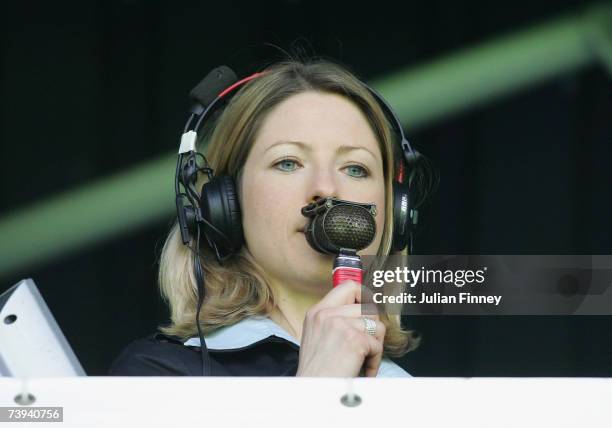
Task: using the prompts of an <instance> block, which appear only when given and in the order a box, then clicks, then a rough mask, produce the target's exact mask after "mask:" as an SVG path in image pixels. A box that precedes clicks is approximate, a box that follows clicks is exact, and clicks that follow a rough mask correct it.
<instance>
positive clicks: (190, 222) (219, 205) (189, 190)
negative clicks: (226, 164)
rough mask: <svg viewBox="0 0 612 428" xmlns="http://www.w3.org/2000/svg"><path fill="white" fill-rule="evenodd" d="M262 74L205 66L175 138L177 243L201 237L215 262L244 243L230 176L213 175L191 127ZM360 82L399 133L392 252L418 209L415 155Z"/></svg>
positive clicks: (406, 242) (407, 239) (406, 241)
mask: <svg viewBox="0 0 612 428" xmlns="http://www.w3.org/2000/svg"><path fill="white" fill-rule="evenodd" d="M263 74H265V72H262V73H255V74H253V75H251V76H248V77H246V78H244V79H242V80H238V79H237V78H236V75H235V74H234V72H233V71H232V70H231V69H229V68H228V67H226V66H221V67H218V68H216V69H214V70H213V71H211V72H210V73H209V74H208V75H207V76H206V77H205V78H204V80H202V82H200V84H198V86H196V87H195V88H194V89H193V90H192V91H191V93H190V95H191V97H192V99H193V100H194V101H195V104H194V106H193V107H192V109H191V116H190V118H189V120H188V121H187V124H186V125H185V129H184V132H183V136H182V138H181V146H180V149H179V158H178V161H177V166H176V175H175V193H176V209H177V217H178V223H179V226H180V231H181V238H182V241H183V244H185V245H189V243H190V242H192V241H193V240H195V241H196V244H197V245H198V246H199V241H200V240H201V239H202V238H204V239H205V240H206V242H207V244H208V247H209V248H210V249H212V250H213V251H214V253H215V255H216V258H217V260H218V261H219V262H220V263H222V262H223V261H225V260H226V259H228V258H229V257H231V256H232V255H233V254H235V253H237V252H238V251H239V250H240V248H241V247H242V245H243V243H244V235H243V231H242V216H241V210H240V204H239V201H238V195H237V192H236V185H235V183H234V178H233V177H231V176H229V175H218V176H215V175H214V171H213V170H212V168H210V166H209V165H208V161H207V160H206V158H205V157H204V155H202V154H200V153H198V152H197V151H196V149H195V143H196V139H197V132H198V130H200V129H201V127H202V125H203V124H204V123H206V119H208V118H209V117H210V116H211V115H212V113H213V112H214V111H216V109H217V107H218V106H220V105H221V104H223V103H222V101H226V100H227V99H228V98H229V95H230V94H231V93H232V92H234V91H235V90H236V89H237V88H238V87H240V86H242V85H244V84H245V83H247V82H249V81H251V80H253V79H255V78H257V77H259V76H261V75H263ZM361 84H362V85H363V86H364V87H365V88H366V89H368V91H369V92H370V93H371V94H372V95H373V96H374V98H375V99H376V101H377V102H378V104H379V105H380V107H381V108H382V110H383V112H384V113H385V115H386V116H387V118H388V119H389V121H390V123H391V125H392V127H393V129H394V131H395V133H396V135H397V136H398V137H399V139H400V145H401V150H402V153H403V159H402V160H400V161H399V165H398V166H397V168H396V169H397V173H396V175H395V177H394V180H393V240H392V250H393V251H394V252H397V251H401V250H403V249H404V248H406V246H409V247H410V251H412V235H413V233H412V232H413V230H414V227H415V226H416V224H417V222H418V212H417V211H416V210H415V209H413V207H412V205H411V202H412V201H411V198H410V182H411V178H412V174H413V173H414V171H415V166H416V164H417V163H418V161H419V159H420V157H421V155H420V153H418V152H417V151H416V150H413V149H412V147H411V145H410V143H409V142H408V140H407V139H406V137H405V135H404V130H403V128H402V125H401V123H400V121H399V119H398V117H397V115H396V114H395V112H394V111H393V109H392V108H391V106H390V105H389V104H388V103H387V101H386V100H385V99H384V98H383V97H382V96H381V95H380V94H379V93H378V92H377V91H376V90H374V89H373V88H371V87H369V86H368V85H366V84H365V83H363V82H361ZM211 98H212V99H211ZM196 119H197V122H195V121H196ZM194 122H195V125H193V123H194ZM406 169H407V170H408V171H409V178H408V180H406ZM198 172H203V173H205V174H207V176H208V182H207V183H205V184H204V185H203V186H202V189H201V190H200V191H198V190H197V189H196V187H195V185H196V181H197V175H198ZM181 186H182V188H183V189H184V191H181ZM200 228H201V229H200Z"/></svg>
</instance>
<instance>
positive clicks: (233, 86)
mask: <svg viewBox="0 0 612 428" xmlns="http://www.w3.org/2000/svg"><path fill="white" fill-rule="evenodd" d="M262 74H264V72H261V73H253V74H251V75H250V76H248V77H245V78H244V79H242V80H239V81H237V82H236V83H234V84H233V85H232V86H230V87H229V88H226V89H224V90H223V91H222V92H221V93H220V94H219V95H217V98H223V97H224V96H226V95H227V94H228V93H229V92H232V91H233V90H234V89H236V88H237V87H238V86H240V85H242V84H243V83H246V82H248V81H249V80H253V79H255V78H256V77H259V76H261V75H262Z"/></svg>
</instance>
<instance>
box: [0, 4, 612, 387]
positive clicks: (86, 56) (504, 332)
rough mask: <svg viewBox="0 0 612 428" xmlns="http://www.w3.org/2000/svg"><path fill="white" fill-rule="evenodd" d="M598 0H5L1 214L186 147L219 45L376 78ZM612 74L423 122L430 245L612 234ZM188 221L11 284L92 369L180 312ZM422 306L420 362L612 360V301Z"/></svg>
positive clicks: (527, 248) (503, 249)
mask: <svg viewBox="0 0 612 428" xmlns="http://www.w3.org/2000/svg"><path fill="white" fill-rule="evenodd" d="M590 4H591V3H590V2H584V1H569V0H555V1H531V2H528V3H527V2H525V3H524V4H522V5H521V4H517V2H509V1H502V2H485V1H468V2H451V1H439V0H432V1H427V2H397V3H394V2H390V1H378V2H367V3H363V4H361V5H360V4H359V2H331V1H330V2H324V1H300V0H292V1H288V0H287V1H251V2H244V3H243V4H242V3H241V4H239V3H234V2H196V1H174V2H169V1H159V2H155V1H137V0H133V1H98V2H92V1H78V2H77V1H66V2H43V1H38V2H36V1H9V2H4V3H3V5H2V12H1V13H0V24H1V25H0V57H1V63H0V85H1V86H0V97H1V102H0V106H1V107H0V108H1V109H2V110H1V112H0V144H1V145H0V157H1V159H2V169H1V175H2V179H1V184H0V185H1V186H2V187H1V195H2V197H1V198H0V204H1V205H0V216H3V215H5V214H8V213H10V212H11V211H13V210H14V209H16V208H20V207H22V206H25V205H27V204H29V203H32V202H34V201H37V200H40V199H41V198H45V197H48V196H52V195H54V194H56V193H57V192H60V191H63V190H66V189H69V188H74V187H77V186H80V185H84V184H86V183H88V182H89V181H92V180H94V179H97V178H101V177H105V176H107V175H109V174H111V173H114V172H119V171H121V170H124V169H126V168H129V167H132V166H135V165H138V164H139V163H141V162H143V161H148V160H152V159H155V158H156V157H158V156H160V155H163V154H166V153H168V152H170V151H173V150H176V149H177V147H178V137H179V133H180V130H181V129H182V125H183V123H184V120H185V118H186V115H185V111H186V108H187V106H188V103H187V98H186V95H187V93H188V92H189V90H190V89H191V87H192V86H194V85H195V83H197V82H198V81H199V80H200V79H201V78H202V77H203V76H204V75H205V74H206V73H207V72H208V71H209V70H210V69H211V68H213V67H215V66H217V65H220V64H227V65H229V66H230V67H233V68H234V69H235V70H236V71H237V72H238V74H239V75H246V74H248V73H250V72H253V71H255V70H256V69H258V67H260V66H261V65H263V64H265V63H266V62H267V61H269V60H271V59H272V60H273V59H275V58H278V57H279V50H278V49H275V48H272V47H267V46H266V44H268V43H271V44H274V45H276V46H278V47H281V48H283V49H286V50H289V51H295V50H298V51H299V50H301V51H302V52H305V53H310V54H314V53H316V54H319V55H327V56H330V57H332V58H335V59H337V60H339V61H341V62H344V63H345V64H347V65H348V66H350V67H351V68H352V69H353V70H354V71H355V72H356V73H357V74H358V75H360V77H362V78H363V79H364V80H371V79H375V78H376V77H379V76H382V75H385V74H386V73H388V72H390V71H392V70H394V69H396V68H399V67H406V66H410V65H419V64H422V63H425V62H427V61H429V60H432V59H435V58H439V57H442V56H444V55H446V54H450V53H452V52H454V51H455V50H457V49H461V48H464V47H468V46H472V45H475V44H478V43H480V42H485V41H487V40H489V39H490V38H492V37H495V36H499V35H503V34H507V33H511V32H512V31H516V30H519V29H521V28H524V27H526V26H528V25H530V24H535V23H539V22H545V21H546V20H549V19H552V18H555V17H557V16H558V15H559V14H561V13H564V12H569V13H572V12H574V11H579V10H581V9H583V8H584V7H585V6H588V5H590ZM500 78H503V76H500ZM610 82H611V80H610V76H609V74H607V72H606V70H605V69H604V68H603V67H602V66H601V65H593V66H590V67H588V68H584V69H581V70H579V71H576V72H572V73H570V74H565V75H562V76H559V77H558V78H555V79H552V80H548V81H546V82H545V83H543V84H540V85H538V86H535V87H532V88H529V89H525V90H522V91H520V92H517V93H514V94H513V95H511V96H506V97H503V98H501V99H497V100H496V101H495V102H493V103H489V104H487V105H485V106H483V107H480V108H478V109H471V110H469V111H467V112H464V113H462V114H460V115H455V116H453V117H451V118H449V119H445V120H444V121H441V122H437V123H435V124H432V125H428V126H427V127H426V128H420V129H417V130H415V131H411V132H409V136H410V138H411V140H412V142H413V144H414V145H415V146H416V147H417V148H418V149H419V150H421V151H422V152H424V153H425V154H427V155H428V156H429V157H430V158H431V159H432V160H433V161H434V163H435V164H436V165H437V167H438V169H439V171H440V175H441V182H440V188H439V192H438V194H437V195H436V197H435V199H434V201H433V202H432V204H431V206H430V207H429V209H427V210H426V212H425V213H424V215H423V216H422V218H423V223H424V226H423V228H422V230H421V232H420V234H419V236H418V238H417V242H416V251H417V252H423V253H429V254H436V253H438V254H580V253H584V254H610V250H611V247H612V234H611V231H610V226H609V223H608V222H609V219H610V218H612V216H611V214H612V203H611V202H610V194H609V191H608V189H609V183H610V182H611V178H612V172H611V171H610V169H611V168H610V159H611V158H612V146H611V145H610V144H609V143H611V142H612V120H611V119H612V89H611V86H612V85H611V84H610ZM171 222H172V218H170V217H169V218H167V219H165V220H163V221H160V222H158V223H156V224H152V225H150V226H149V227H147V228H142V229H139V230H133V231H131V232H130V233H129V234H124V235H122V236H121V237H119V238H116V239H112V240H107V241H105V242H100V243H98V244H97V245H95V246H91V247H90V248H88V249H85V250H83V249H82V250H79V251H78V254H72V255H71V256H66V257H64V258H62V259H61V260H58V261H55V262H53V263H47V264H43V265H37V266H30V267H28V268H26V269H23V270H22V271H20V272H14V273H13V274H11V275H9V276H8V277H6V276H5V277H3V278H2V282H1V283H0V291H3V290H5V289H7V288H8V287H10V286H11V285H12V284H13V283H15V282H17V281H18V280H19V279H21V278H22V277H26V276H28V277H33V278H34V279H35V281H36V282H37V284H38V286H39V288H40V290H41V292H42V294H43V296H44V297H45V298H46V300H47V303H48V304H49V306H50V308H51V310H52V312H53V313H54V315H55V317H56V319H57V320H58V322H59V324H60V326H61V327H62V328H63V330H64V332H65V334H66V336H67V338H68V340H69V342H70V343H71V344H72V345H73V347H74V350H75V352H76V354H77V356H78V357H79V358H80V360H81V362H82V364H83V366H84V367H85V369H86V371H87V372H88V374H90V375H100V374H104V373H105V371H106V369H107V368H108V366H109V364H110V363H111V361H112V359H113V358H114V357H115V356H116V355H117V353H118V352H119V351H120V350H121V349H122V347H124V346H125V345H126V344H127V343H128V342H130V341H131V340H133V339H135V338H138V337H141V336H144V335H146V334H148V333H150V332H152V331H153V330H154V329H155V328H156V326H157V325H158V324H159V323H162V322H165V321H166V320H167V311H166V309H165V307H164V305H163V303H162V302H161V301H160V299H159V297H158V295H157V285H156V271H157V264H156V263H157V261H156V260H157V257H158V254H159V251H160V248H161V245H162V243H163V239H164V237H165V235H166V233H167V231H168V229H169V226H170V224H171ZM92 227H95V226H93V225H92ZM0 239H2V238H1V237H0ZM0 256H1V255H0ZM406 323H407V325H409V326H410V327H412V328H416V329H417V330H418V331H419V332H420V333H421V335H422V338H423V341H422V345H421V347H420V348H419V349H418V350H417V351H416V352H414V353H411V354H408V355H407V356H406V357H405V358H404V359H403V360H402V361H400V364H401V365H402V366H404V367H405V368H406V369H407V370H408V371H409V372H410V373H412V374H413V375H416V376H610V375H612V340H611V339H612V334H611V331H612V322H611V319H610V317H586V316H582V317H577V316H576V317H482V318H476V317H472V318H470V317H448V316H447V317H434V316H420V317H413V318H410V319H407V320H406Z"/></svg>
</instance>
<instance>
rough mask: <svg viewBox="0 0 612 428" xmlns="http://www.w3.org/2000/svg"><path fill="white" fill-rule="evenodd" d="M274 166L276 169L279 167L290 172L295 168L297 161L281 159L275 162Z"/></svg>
mask: <svg viewBox="0 0 612 428" xmlns="http://www.w3.org/2000/svg"><path fill="white" fill-rule="evenodd" d="M274 166H275V167H276V168H277V169H280V170H281V171H285V172H292V171H295V170H296V169H297V162H296V161H294V160H293V159H283V160H281V161H279V162H276V163H275V164H274Z"/></svg>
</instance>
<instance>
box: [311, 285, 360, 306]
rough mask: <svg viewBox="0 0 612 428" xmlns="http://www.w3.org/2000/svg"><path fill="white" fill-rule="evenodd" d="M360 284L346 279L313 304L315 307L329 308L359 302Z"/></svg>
mask: <svg viewBox="0 0 612 428" xmlns="http://www.w3.org/2000/svg"><path fill="white" fill-rule="evenodd" d="M361 288H362V287H361V284H359V283H357V282H355V281H346V282H343V283H342V284H339V285H338V286H336V287H334V288H332V289H331V291H330V292H329V293H327V294H326V295H325V297H323V298H322V299H321V301H319V303H317V304H316V305H315V307H316V308H317V309H324V308H331V307H335V306H340V305H350V304H353V303H355V302H357V303H361Z"/></svg>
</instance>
